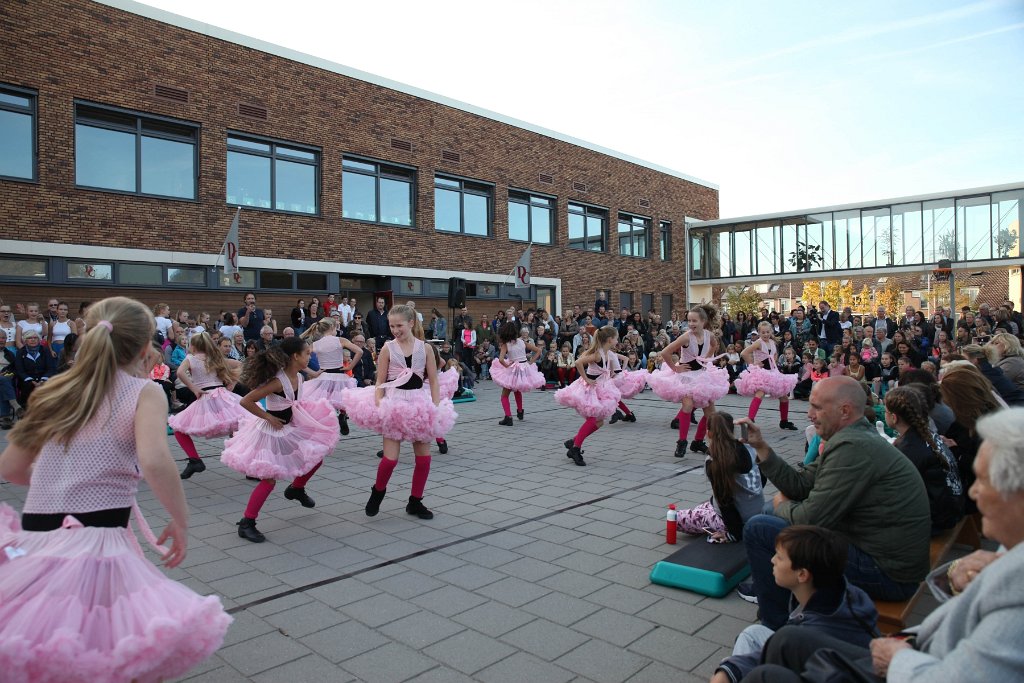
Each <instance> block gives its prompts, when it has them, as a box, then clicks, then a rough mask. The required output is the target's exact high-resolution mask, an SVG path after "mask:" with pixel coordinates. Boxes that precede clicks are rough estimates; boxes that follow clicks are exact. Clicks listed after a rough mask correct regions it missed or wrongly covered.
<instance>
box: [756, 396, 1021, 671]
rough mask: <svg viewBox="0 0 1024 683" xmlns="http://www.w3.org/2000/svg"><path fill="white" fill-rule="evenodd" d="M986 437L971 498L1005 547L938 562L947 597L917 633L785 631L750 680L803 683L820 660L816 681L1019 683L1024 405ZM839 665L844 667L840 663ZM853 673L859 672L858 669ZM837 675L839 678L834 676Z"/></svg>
mask: <svg viewBox="0 0 1024 683" xmlns="http://www.w3.org/2000/svg"><path fill="white" fill-rule="evenodd" d="M978 430H979V433H980V435H981V437H982V439H983V441H982V446H981V449H980V450H979V452H978V458H977V460H976V461H975V465H974V468H975V471H976V474H977V479H976V481H975V483H974V484H973V485H972V486H971V488H970V496H971V498H972V499H973V500H974V501H975V502H976V503H977V507H978V510H979V511H980V512H981V514H982V532H983V533H984V535H985V536H986V537H988V538H990V539H992V540H994V541H996V542H997V543H1001V544H1002V546H1003V547H1004V548H1005V551H1004V552H998V553H992V552H988V551H977V552H975V553H972V554H971V555H968V556H967V557H964V558H961V559H959V560H955V561H953V562H950V563H946V564H944V565H942V566H940V567H938V568H937V569H936V570H935V571H933V572H932V573H931V574H930V575H929V577H928V583H929V587H930V588H931V590H932V592H933V593H934V594H935V595H936V596H937V597H938V598H939V599H940V601H941V602H942V604H941V605H939V607H938V608H937V609H936V610H935V611H933V612H932V613H931V614H930V615H928V616H927V617H926V618H925V619H924V621H923V622H922V623H921V625H920V626H919V627H917V628H915V629H913V633H912V638H906V637H893V638H878V639H875V640H873V641H871V643H870V647H869V648H865V647H860V646H857V645H854V644H851V643H849V642H847V640H846V639H843V638H835V637H831V636H829V635H826V634H822V633H818V632H812V631H810V630H808V629H794V628H792V627H786V628H783V629H781V630H780V631H779V632H778V633H777V634H776V635H775V636H774V637H773V638H772V640H771V642H769V643H768V645H767V646H766V647H765V649H764V653H763V662H764V664H763V665H761V666H759V667H758V668H756V669H754V671H752V672H751V674H750V675H749V676H748V677H747V678H745V679H744V680H745V681H753V682H755V683H757V682H760V681H771V682H772V683H800V682H801V681H806V680H808V679H807V678H801V675H802V674H804V673H805V672H807V673H810V672H809V671H808V660H809V659H810V658H811V657H812V656H813V655H814V654H815V653H817V652H819V651H820V650H829V651H830V652H828V653H827V654H828V655H829V657H828V659H827V660H824V661H825V662H834V663H835V664H834V665H833V666H831V667H829V666H824V667H823V660H822V659H821V658H820V656H819V657H818V658H816V659H815V675H816V676H817V677H816V678H814V680H836V681H839V680H842V681H848V680H850V681H852V680H856V681H892V682H896V681H899V682H900V683H903V682H905V681H906V682H912V681H943V682H945V681H957V682H959V681H1017V680H1020V677H1021V676H1020V672H1021V671H1024V651H1022V650H1021V648H1020V634H1021V632H1022V630H1024V584H1022V583H1021V581H1020V580H1019V579H1020V576H1021V573H1022V572H1024V543H1022V541H1024V408H1010V409H1006V410H1002V411H1000V412H999V413H997V414H995V415H993V416H990V417H986V418H984V419H983V420H981V421H980V422H979V423H978ZM836 666H838V668H836ZM851 672H852V673H851ZM830 676H833V677H830Z"/></svg>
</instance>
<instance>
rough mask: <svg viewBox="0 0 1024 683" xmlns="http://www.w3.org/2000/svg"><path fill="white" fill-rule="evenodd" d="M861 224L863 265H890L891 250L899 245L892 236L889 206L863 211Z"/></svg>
mask: <svg viewBox="0 0 1024 683" xmlns="http://www.w3.org/2000/svg"><path fill="white" fill-rule="evenodd" d="M861 225H862V227H863V230H864V267H865V268H870V267H874V266H888V265H890V264H891V263H892V260H893V258H894V257H893V252H894V250H895V249H897V248H899V247H900V245H899V244H898V243H897V242H895V241H894V240H893V238H892V233H891V230H890V219H889V207H885V208H879V209H869V210H866V211H863V212H862V214H861ZM869 235H870V241H869V239H868V237H869Z"/></svg>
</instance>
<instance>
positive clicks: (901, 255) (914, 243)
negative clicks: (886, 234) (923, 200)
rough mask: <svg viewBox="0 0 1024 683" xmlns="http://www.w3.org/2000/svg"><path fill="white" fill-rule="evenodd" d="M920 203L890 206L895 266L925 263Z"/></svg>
mask: <svg viewBox="0 0 1024 683" xmlns="http://www.w3.org/2000/svg"><path fill="white" fill-rule="evenodd" d="M921 218H922V217H921V205H920V204H918V203H914V204H898V205H896V206H894V207H892V235H893V242H894V243H895V244H894V245H893V246H894V251H895V254H896V256H895V258H894V259H893V264H894V265H897V266H903V265H918V264H921V263H925V262H926V259H925V256H924V237H923V233H922V227H923V226H922V223H921Z"/></svg>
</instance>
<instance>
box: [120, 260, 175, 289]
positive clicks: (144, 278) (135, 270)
mask: <svg viewBox="0 0 1024 683" xmlns="http://www.w3.org/2000/svg"><path fill="white" fill-rule="evenodd" d="M117 282H118V284H121V285H143V286H151V287H159V286H161V285H162V284H163V283H164V269H163V266H159V265H155V264H149V263H121V264H119V265H118V266H117Z"/></svg>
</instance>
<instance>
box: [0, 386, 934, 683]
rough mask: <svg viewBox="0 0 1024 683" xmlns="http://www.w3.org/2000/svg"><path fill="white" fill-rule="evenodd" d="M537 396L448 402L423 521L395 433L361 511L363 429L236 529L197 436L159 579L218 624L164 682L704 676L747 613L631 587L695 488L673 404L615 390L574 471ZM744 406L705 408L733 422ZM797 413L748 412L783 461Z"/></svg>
mask: <svg viewBox="0 0 1024 683" xmlns="http://www.w3.org/2000/svg"><path fill="white" fill-rule="evenodd" d="M552 393H553V392H534V393H532V394H527V395H526V405H525V407H526V420H525V421H523V422H520V421H516V423H515V426H514V427H511V428H510V427H501V426H499V425H498V424H497V423H498V420H499V418H500V417H501V408H500V406H499V403H498V398H499V393H498V390H497V388H496V387H495V386H493V385H492V384H491V383H490V382H483V383H482V384H479V385H478V391H477V396H478V400H477V401H476V402H473V403H462V404H459V405H457V406H456V408H457V410H458V412H459V420H458V422H457V423H456V426H455V429H454V430H453V431H452V432H451V433H450V434H449V437H448V443H449V445H450V448H451V450H450V451H449V453H448V454H446V455H437V454H436V447H435V448H434V449H433V450H434V453H435V457H434V461H433V465H432V468H431V473H430V481H429V482H428V484H427V490H426V496H425V498H424V503H425V504H426V505H427V506H428V507H430V508H431V510H433V511H434V513H435V515H436V516H435V518H434V519H433V520H430V521H420V520H418V519H416V518H414V517H411V516H409V515H407V514H406V512H405V503H406V500H407V498H408V496H409V483H410V475H411V472H412V457H411V455H412V453H411V447H409V446H408V445H404V446H403V449H402V457H401V460H400V463H399V466H398V468H397V469H396V471H395V474H394V476H393V477H392V479H391V489H390V490H389V491H388V495H387V498H386V499H385V500H384V504H383V506H382V508H381V513H380V514H379V515H378V516H377V517H374V518H369V517H366V515H365V514H364V513H363V506H364V505H365V503H366V499H367V497H368V495H369V489H370V486H371V484H372V482H373V479H374V474H375V472H376V468H377V462H378V461H377V458H376V457H374V453H375V452H376V451H377V449H378V448H380V437H378V436H377V435H375V434H371V433H368V432H364V431H362V430H359V429H355V428H353V430H352V434H351V435H350V436H348V437H342V439H341V441H340V443H339V445H338V447H337V449H336V450H335V452H334V455H333V456H332V457H331V458H329V459H328V460H327V461H326V462H325V463H324V465H323V467H322V468H321V469H320V471H319V472H317V474H316V476H314V478H313V479H312V480H311V481H310V483H309V486H308V491H309V493H310V495H312V496H313V497H314V498H315V499H316V503H317V505H316V508H314V509H306V508H303V507H300V506H299V505H298V503H296V502H294V501H287V500H285V499H284V497H283V496H282V495H281V494H282V492H283V490H284V484H283V483H281V484H278V486H277V488H276V490H275V492H274V494H272V496H271V497H270V499H269V500H268V501H267V504H266V505H265V506H264V508H263V512H262V514H261V516H260V518H259V528H260V530H261V531H263V532H264V533H265V534H266V535H267V541H266V542H265V543H263V544H253V543H249V542H247V541H245V540H242V539H241V538H239V537H238V535H237V533H236V526H235V523H236V522H237V521H238V520H239V519H240V518H241V516H242V510H243V508H244V506H245V501H246V500H247V498H248V495H249V493H250V491H251V490H252V482H249V481H246V480H245V478H244V477H243V476H242V475H240V474H238V473H236V472H234V471H232V470H230V469H228V468H227V467H225V466H223V465H221V464H220V462H219V459H218V458H217V456H218V455H219V453H220V448H221V445H222V441H203V440H197V445H198V447H199V451H200V453H201V454H202V455H204V456H205V457H207V458H208V459H207V464H208V469H207V471H206V472H203V473H201V474H197V475H195V476H194V477H193V478H192V479H191V480H189V481H186V482H185V491H186V493H187V495H188V500H189V504H190V507H191V510H192V518H191V529H190V548H189V554H188V558H187V559H186V561H185V562H184V564H183V566H182V567H180V568H178V569H175V570H172V571H170V572H168V574H169V575H170V576H171V577H173V578H175V579H178V580H180V581H182V582H183V583H185V584H187V585H188V586H190V587H192V588H193V589H194V590H196V591H198V592H200V593H204V594H205V593H215V594H217V595H220V596H221V598H222V600H223V602H224V605H225V607H226V608H227V609H229V610H230V612H231V613H232V615H233V616H234V619H235V621H234V624H233V625H232V626H231V629H230V631H229V632H228V635H227V639H226V640H225V642H224V646H223V647H222V648H221V649H220V650H219V651H218V652H217V654H216V655H215V656H213V657H212V658H210V659H209V660H208V661H207V662H206V663H205V664H204V665H203V666H202V667H200V668H198V669H196V670H194V671H193V672H191V673H190V676H189V677H188V678H186V679H184V680H188V681H195V682H199V681H210V682H216V683H230V682H231V681H249V680H251V681H288V682H289V683H300V682H302V681H317V682H319V683H322V682H325V681H330V682H340V681H351V680H360V681H373V682H378V681H379V682H388V681H394V682H398V681H423V682H426V681H441V682H445V683H449V682H451V683H454V682H457V681H471V680H473V681H488V682H495V683H497V682H499V681H537V682H547V681H550V682H552V683H559V682H565V681H609V682H620V681H657V682H658V683H664V682H665V681H673V682H674V683H683V682H686V681H706V680H707V679H708V678H709V677H710V675H711V673H712V672H713V670H714V667H715V665H716V664H717V662H718V661H719V659H720V658H721V657H722V656H723V655H725V654H727V653H728V652H729V651H730V648H731V646H732V643H733V640H734V639H735V637H736V635H737V634H738V633H739V632H740V631H741V630H742V629H743V628H744V627H745V626H747V625H748V624H750V623H752V622H753V621H754V619H755V611H756V607H755V606H754V605H750V604H748V603H746V602H743V601H742V600H740V599H739V598H738V597H737V596H736V595H735V594H732V595H730V596H728V597H726V598H724V599H714V598H705V597H703V596H701V595H697V594H695V593H689V592H686V591H682V590H676V589H672V588H666V587H663V586H657V585H654V584H651V583H650V581H649V580H648V574H649V572H650V570H651V567H652V566H653V565H654V563H655V562H657V561H658V560H661V559H663V558H664V557H665V556H666V555H668V554H669V553H670V552H671V551H672V550H673V549H675V548H676V547H678V546H675V547H673V546H668V545H665V539H664V528H665V522H664V518H665V507H666V505H667V504H668V503H671V502H674V503H676V504H677V505H682V506H690V505H693V504H696V503H700V502H702V501H704V500H706V499H707V498H708V497H709V495H710V487H709V485H708V483H707V481H706V479H705V477H704V473H703V471H702V470H703V468H702V465H703V456H702V455H699V454H689V455H688V456H687V457H686V458H684V459H676V458H674V457H672V452H673V449H674V447H675V440H676V438H677V434H676V433H675V432H674V431H673V430H672V429H670V428H669V421H670V420H671V418H672V417H673V415H674V413H675V411H676V410H677V408H676V407H673V406H672V405H670V404H668V403H665V402H664V401H661V400H659V399H658V398H657V397H655V396H654V395H653V394H652V393H650V392H649V391H648V392H646V393H644V394H641V395H640V396H638V397H636V398H635V399H633V400H631V401H629V405H630V406H631V407H632V408H634V409H635V410H636V414H637V418H638V421H637V422H636V423H621V422H620V423H618V424H615V425H611V426H606V427H604V428H602V429H601V430H600V431H598V432H597V433H596V434H595V435H594V436H592V437H591V438H590V439H589V440H588V441H587V443H586V444H585V445H584V451H585V453H584V458H585V459H586V461H587V467H576V466H574V465H573V463H572V462H571V461H570V460H568V459H567V458H566V457H565V448H564V447H562V441H564V440H565V439H566V438H568V437H569V436H571V435H572V434H574V433H575V430H576V429H577V428H578V427H579V425H580V423H581V420H580V419H579V418H578V417H577V415H576V413H575V412H573V411H572V410H569V409H565V408H562V407H560V406H558V405H557V404H555V402H554V401H553V399H552ZM748 401H749V399H746V398H743V397H739V396H728V397H726V399H725V400H724V401H722V403H721V408H722V409H724V410H727V411H730V412H732V413H733V414H734V415H735V416H741V415H745V414H746V408H747V404H748ZM806 406H807V404H806V403H805V402H800V401H797V402H794V403H793V411H792V415H791V418H792V420H793V421H794V422H795V423H796V424H797V426H798V427H799V428H800V429H801V431H799V432H782V431H780V430H779V429H778V427H777V425H778V404H777V403H774V402H766V403H765V405H764V406H763V407H762V408H761V411H760V418H761V423H762V424H763V425H764V426H765V431H766V434H767V437H768V439H769V441H770V442H771V443H772V444H774V445H775V447H776V451H777V452H779V453H780V454H781V455H783V456H784V457H786V458H787V459H788V460H790V461H791V462H795V461H798V460H799V459H800V458H801V457H802V455H803V453H802V451H803V432H802V429H803V427H805V426H806V425H807V419H806ZM692 435H693V429H691V437H692ZM168 438H169V439H170V443H171V452H172V453H174V454H175V456H176V457H178V458H179V459H180V460H183V459H184V458H183V454H182V453H181V450H180V448H179V447H178V446H177V444H176V443H175V442H174V440H173V438H172V437H168ZM769 491H770V492H771V493H772V494H773V493H774V489H772V488H769ZM24 492H25V489H23V488H21V487H16V486H12V485H10V484H3V485H2V486H0V501H4V502H8V503H11V504H12V505H15V506H16V507H18V508H20V506H21V502H22V500H23V497H24ZM139 503H140V505H141V507H142V509H143V510H144V512H145V513H146V514H147V518H148V520H149V522H150V524H151V525H152V526H153V528H154V529H155V530H157V532H158V533H159V530H160V529H161V528H162V527H163V523H164V521H165V520H166V516H165V514H164V511H163V509H162V508H161V507H160V505H159V503H158V502H157V501H156V500H155V498H154V497H153V496H152V494H151V493H150V492H149V490H148V489H147V488H146V487H145V486H144V485H143V489H142V490H141V491H140V495H139ZM681 541H682V542H691V541H687V540H686V538H685V537H681ZM692 542H701V543H702V542H703V540H699V539H698V540H696V541H692ZM922 602H923V603H924V604H922V605H921V606H920V607H919V609H923V610H924V611H927V610H928V609H930V607H931V605H932V604H933V603H929V602H928V601H922Z"/></svg>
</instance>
